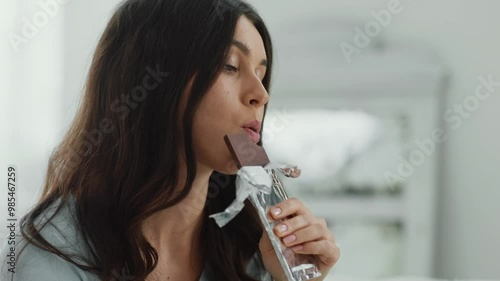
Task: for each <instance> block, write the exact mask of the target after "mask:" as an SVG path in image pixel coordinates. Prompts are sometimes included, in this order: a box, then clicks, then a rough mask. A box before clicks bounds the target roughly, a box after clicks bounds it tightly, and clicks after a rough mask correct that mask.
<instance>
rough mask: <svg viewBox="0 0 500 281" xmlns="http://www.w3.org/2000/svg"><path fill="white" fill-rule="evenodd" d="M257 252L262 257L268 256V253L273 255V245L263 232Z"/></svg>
mask: <svg viewBox="0 0 500 281" xmlns="http://www.w3.org/2000/svg"><path fill="white" fill-rule="evenodd" d="M259 250H260V252H261V253H262V254H264V255H268V254H270V252H272V253H274V248H273V244H271V240H270V239H269V235H267V232H266V231H265V230H264V231H263V232H262V237H261V238H260V241H259Z"/></svg>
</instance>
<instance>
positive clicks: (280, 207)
mask: <svg viewBox="0 0 500 281" xmlns="http://www.w3.org/2000/svg"><path fill="white" fill-rule="evenodd" d="M270 212H271V215H272V217H273V218H274V219H280V218H286V217H287V216H291V215H305V214H310V213H311V212H310V211H309V209H308V208H307V207H306V206H305V205H304V204H303V203H302V202H301V201H300V200H299V199H297V198H289V199H287V200H285V201H283V202H280V203H278V204H276V205H274V206H273V207H271V208H270Z"/></svg>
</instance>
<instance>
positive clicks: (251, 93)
mask: <svg viewBox="0 0 500 281" xmlns="http://www.w3.org/2000/svg"><path fill="white" fill-rule="evenodd" d="M268 101H269V93H268V92H267V90H266V88H265V87H264V85H262V83H261V81H260V79H258V78H256V79H252V82H251V83H250V85H249V87H248V88H247V92H246V94H245V97H244V102H245V104H246V105H250V106H254V107H261V106H264V105H266V104H267V102H268Z"/></svg>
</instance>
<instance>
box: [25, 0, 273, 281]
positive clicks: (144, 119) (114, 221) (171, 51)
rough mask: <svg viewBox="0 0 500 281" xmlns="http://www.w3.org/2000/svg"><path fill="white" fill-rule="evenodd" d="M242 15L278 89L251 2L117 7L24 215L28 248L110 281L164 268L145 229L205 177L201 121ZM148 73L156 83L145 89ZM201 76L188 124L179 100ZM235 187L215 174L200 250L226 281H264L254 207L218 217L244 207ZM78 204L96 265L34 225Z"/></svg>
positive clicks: (149, 0)
mask: <svg viewBox="0 0 500 281" xmlns="http://www.w3.org/2000/svg"><path fill="white" fill-rule="evenodd" d="M240 16H246V17H247V18H248V19H250V20H251V21H252V22H253V24H254V25H255V27H256V29H257V30H258V32H259V33H260V35H261V37H262V39H263V42H264V46H265V50H266V53H267V60H268V70H267V72H266V75H265V77H264V79H263V85H264V87H265V88H266V90H267V91H268V92H269V90H270V89H269V88H270V81H271V70H272V62H273V52H272V44H271V38H270V35H269V32H268V30H267V28H266V26H265V24H264V22H263V20H262V19H261V17H260V16H259V15H258V14H257V12H256V10H255V9H254V8H253V7H252V6H251V5H249V4H248V3H245V2H243V1H237V0H196V1H194V0H127V1H124V2H123V3H121V4H120V5H119V6H118V7H117V9H116V10H115V12H114V14H113V16H112V17H111V19H110V21H109V23H108V25H107V27H106V29H105V31H104V33H103V34H102V37H101V38H100V41H99V43H98V45H97V47H96V50H95V54H94V57H93V59H92V64H91V67H90V71H89V74H88V77H87V81H86V86H85V92H84V95H83V99H82V102H81V106H80V107H79V110H78V112H77V115H76V116H75V119H74V121H73V123H72V125H71V127H70V128H69V130H68V132H67V133H66V134H65V136H64V138H63V140H62V141H61V143H60V144H59V145H58V146H57V147H56V148H55V149H54V151H53V153H52V154H51V156H50V159H49V165H48V169H47V174H46V177H45V182H44V189H43V193H42V196H41V198H40V200H39V202H38V203H37V204H36V205H35V206H34V207H33V208H32V209H31V211H30V212H29V213H28V214H27V215H26V216H24V217H23V220H22V223H21V225H22V228H21V229H22V234H23V236H24V237H25V238H26V239H27V240H28V241H29V242H30V243H32V244H34V245H36V246H37V247H40V248H42V249H44V250H46V251H49V252H52V253H54V254H56V255H58V256H60V257H62V258H64V259H65V260H67V261H69V262H71V263H73V264H75V265H77V266H79V267H80V268H82V269H84V270H87V271H91V272H94V273H96V274H97V275H98V276H99V277H100V278H101V279H102V280H109V279H112V277H113V276H112V272H113V271H114V270H116V271H118V272H121V271H122V270H121V269H122V268H124V266H125V265H126V266H127V268H128V269H129V271H130V272H131V275H133V276H134V277H135V279H134V280H144V278H146V276H148V274H149V273H151V272H152V271H153V270H154V268H155V267H156V266H157V263H158V252H157V251H156V250H155V249H154V248H153V247H152V245H151V244H149V243H148V242H147V240H146V239H145V237H144V235H143V233H142V231H141V223H142V222H143V221H144V220H145V219H146V218H147V217H149V216H150V215H152V214H154V213H156V212H158V211H161V210H164V209H166V208H169V207H171V206H173V205H175V204H177V203H179V202H180V201H182V200H183V199H184V198H185V197H186V196H187V195H188V193H189V192H190V190H191V186H192V183H193V180H194V178H195V175H196V155H195V154H194V151H193V148H192V143H193V140H192V123H193V117H194V114H195V111H196V109H197V106H198V104H199V103H200V101H201V99H202V98H203V96H204V95H205V93H206V92H207V90H208V89H209V88H210V87H211V85H213V83H214V81H215V79H216V78H217V75H218V74H219V73H220V71H221V70H222V69H223V66H224V60H225V58H226V57H227V55H228V53H229V49H230V46H231V41H232V39H233V36H234V33H235V29H236V24H237V20H238V19H239V18H240ZM148 75H149V77H150V78H151V77H152V78H154V79H156V82H155V83H151V81H153V82H154V79H150V81H149V82H148V81H146V80H147V79H146V78H145V77H147V76H148ZM193 77H194V78H195V79H194V80H193V84H192V91H191V93H190V95H189V100H188V101H187V108H186V110H185V111H184V115H183V116H182V115H181V114H180V112H181V111H180V108H179V103H180V100H181V96H182V93H183V91H184V90H185V89H186V86H187V84H188V81H190V79H191V78H193ZM178 124H182V132H184V133H183V134H182V137H183V139H182V137H180V134H179V129H180V128H179V126H178ZM181 142H182V143H181ZM180 145H181V146H180ZM259 145H262V144H261V143H259ZM179 147H184V153H185V157H186V163H187V180H186V182H185V184H184V187H183V190H182V192H180V193H175V192H174V189H175V187H176V185H177V184H178V183H179V178H178V177H179V164H178V163H179V157H180V151H179ZM234 185H235V176H234V175H224V174H222V173H219V172H214V173H213V174H212V175H211V177H210V181H209V187H208V188H209V190H208V196H207V197H208V198H207V201H206V205H205V209H204V210H205V215H204V217H205V221H204V227H203V233H202V235H203V236H202V237H204V238H205V239H206V243H203V247H205V248H204V249H200V250H201V251H202V252H203V253H204V254H203V255H204V257H205V260H206V261H207V263H208V265H209V266H210V268H211V270H212V272H213V273H214V275H215V276H217V280H223V281H224V280H228V281H234V280H254V279H252V278H251V277H250V276H248V275H247V274H245V266H246V264H247V263H248V261H249V260H250V258H251V257H252V256H253V255H254V254H255V253H257V251H258V243H259V239H260V237H261V235H262V225H261V223H260V221H259V219H258V216H257V214H256V212H255V210H254V208H253V207H252V206H251V205H250V204H248V202H247V205H246V206H245V208H244V210H243V211H242V212H241V213H240V214H239V215H238V216H237V217H236V218H235V219H234V220H233V221H231V222H230V223H229V224H228V225H226V226H225V227H224V228H219V227H218V226H217V225H216V224H215V222H214V221H213V220H212V219H209V218H208V215H209V214H212V213H215V212H219V211H222V210H224V209H225V208H226V207H227V206H228V205H229V204H230V202H231V201H232V200H233V199H234V198H235V188H234ZM70 197H74V198H75V199H76V200H75V201H76V211H77V215H76V218H77V222H78V223H79V226H78V227H79V231H80V232H81V234H82V236H83V237H84V240H85V241H84V242H85V244H86V245H87V246H88V248H89V250H90V253H91V256H92V258H93V259H92V260H93V262H92V263H91V264H83V263H80V262H79V260H77V259H76V258H74V257H73V256H70V255H67V254H65V253H63V252H62V251H61V250H60V249H58V248H57V247H55V246H53V245H52V244H50V243H49V242H48V241H47V240H45V239H44V238H43V237H42V235H41V233H40V228H37V227H36V223H35V222H36V219H37V218H38V217H40V215H41V214H43V213H44V212H45V211H47V209H48V208H49V207H50V206H51V205H52V204H53V203H54V202H56V201H57V200H62V202H67V201H68V200H70ZM60 206H62V204H61V205H60ZM60 209H61V208H60V207H59V208H58V209H57V211H56V212H55V213H54V215H55V214H57V212H58V211H59V210H60Z"/></svg>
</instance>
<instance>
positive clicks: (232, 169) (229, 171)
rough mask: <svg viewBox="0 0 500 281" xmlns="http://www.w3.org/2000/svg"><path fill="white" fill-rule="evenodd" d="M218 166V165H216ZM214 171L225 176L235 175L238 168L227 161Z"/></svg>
mask: <svg viewBox="0 0 500 281" xmlns="http://www.w3.org/2000/svg"><path fill="white" fill-rule="evenodd" d="M218 166H219V165H218ZM214 170H215V171H217V172H219V173H222V174H225V175H236V174H237V173H238V170H239V169H238V167H237V166H236V163H235V162H234V160H232V159H231V160H228V161H226V163H225V164H223V165H220V166H219V167H218V168H216V169H214Z"/></svg>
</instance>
